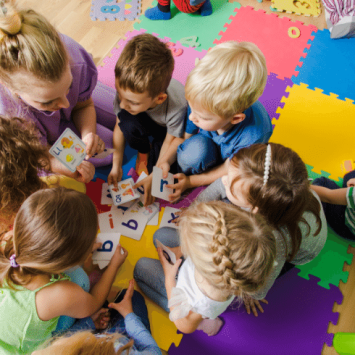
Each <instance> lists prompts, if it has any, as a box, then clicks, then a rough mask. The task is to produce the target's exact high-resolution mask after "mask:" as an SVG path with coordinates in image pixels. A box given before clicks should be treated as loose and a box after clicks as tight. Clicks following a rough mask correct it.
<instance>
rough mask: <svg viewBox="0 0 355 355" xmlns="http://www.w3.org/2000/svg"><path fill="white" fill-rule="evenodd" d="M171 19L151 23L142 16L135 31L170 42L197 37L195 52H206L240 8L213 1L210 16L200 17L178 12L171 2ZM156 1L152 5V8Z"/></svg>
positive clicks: (236, 4) (236, 3) (224, 1)
mask: <svg viewBox="0 0 355 355" xmlns="http://www.w3.org/2000/svg"><path fill="white" fill-rule="evenodd" d="M171 3H172V4H171V15H172V18H171V19H170V20H167V21H161V20H159V21H152V20H149V19H148V18H146V17H145V16H144V15H141V16H140V17H139V20H140V22H139V23H138V22H137V23H135V24H134V28H135V29H136V30H140V29H145V30H146V31H147V32H149V33H157V34H158V35H159V36H160V37H161V38H163V37H169V38H170V39H171V41H172V42H177V41H179V40H180V39H181V38H184V37H190V36H197V37H198V43H200V44H201V45H200V46H199V47H197V48H195V49H196V50H197V51H202V50H203V49H205V50H208V49H209V48H211V47H213V46H214V44H213V41H214V40H215V39H216V38H217V36H218V34H219V32H220V31H224V30H225V29H224V27H223V26H224V24H225V23H226V22H228V19H229V17H230V16H231V15H232V14H233V11H234V9H235V8H240V6H241V5H240V4H239V3H238V2H234V3H229V2H228V1H227V0H213V1H212V2H211V3H212V7H213V13H212V15H210V16H201V15H200V14H198V13H193V14H185V13H182V12H180V11H179V10H178V9H177V8H176V6H175V5H174V4H173V2H172V1H171ZM156 5H157V1H154V2H153V3H152V7H154V6H156Z"/></svg>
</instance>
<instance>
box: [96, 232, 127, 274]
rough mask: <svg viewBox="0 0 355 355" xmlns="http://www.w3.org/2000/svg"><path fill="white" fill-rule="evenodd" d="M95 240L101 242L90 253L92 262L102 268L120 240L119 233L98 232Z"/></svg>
mask: <svg viewBox="0 0 355 355" xmlns="http://www.w3.org/2000/svg"><path fill="white" fill-rule="evenodd" d="M97 242H99V243H102V245H101V247H100V248H99V249H96V250H95V251H94V253H93V255H92V261H93V263H94V264H98V265H99V267H100V268H101V269H102V268H104V267H105V266H107V265H108V264H109V262H110V260H111V258H112V256H113V254H114V252H115V250H116V247H117V245H118V243H119V242H120V234H119V233H99V234H98V235H97Z"/></svg>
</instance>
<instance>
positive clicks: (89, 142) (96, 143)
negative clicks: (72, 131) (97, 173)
mask: <svg viewBox="0 0 355 355" xmlns="http://www.w3.org/2000/svg"><path fill="white" fill-rule="evenodd" d="M83 142H84V143H85V144H86V157H85V159H89V158H91V157H92V156H93V155H94V154H95V153H97V154H100V153H102V152H103V151H104V149H105V143H104V141H103V140H102V139H101V138H100V137H99V136H98V135H97V134H95V133H92V132H91V133H88V134H87V135H86V136H84V137H83Z"/></svg>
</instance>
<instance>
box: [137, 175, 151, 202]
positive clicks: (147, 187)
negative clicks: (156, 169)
mask: <svg viewBox="0 0 355 355" xmlns="http://www.w3.org/2000/svg"><path fill="white" fill-rule="evenodd" d="M152 181H153V174H150V175H148V176H147V177H146V178H144V179H143V180H142V181H140V182H139V183H138V184H135V185H134V186H133V188H134V189H136V188H138V187H140V186H143V188H144V202H143V203H144V206H149V205H151V204H152V203H153V202H154V201H155V197H153V196H152Z"/></svg>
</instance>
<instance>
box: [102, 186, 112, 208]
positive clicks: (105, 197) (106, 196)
mask: <svg viewBox="0 0 355 355" xmlns="http://www.w3.org/2000/svg"><path fill="white" fill-rule="evenodd" d="M112 204H113V201H112V197H111V192H110V189H109V188H108V183H107V182H104V183H103V184H102V190H101V205H112Z"/></svg>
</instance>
